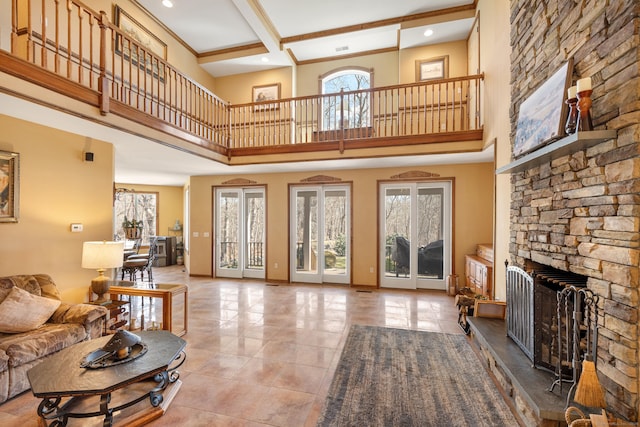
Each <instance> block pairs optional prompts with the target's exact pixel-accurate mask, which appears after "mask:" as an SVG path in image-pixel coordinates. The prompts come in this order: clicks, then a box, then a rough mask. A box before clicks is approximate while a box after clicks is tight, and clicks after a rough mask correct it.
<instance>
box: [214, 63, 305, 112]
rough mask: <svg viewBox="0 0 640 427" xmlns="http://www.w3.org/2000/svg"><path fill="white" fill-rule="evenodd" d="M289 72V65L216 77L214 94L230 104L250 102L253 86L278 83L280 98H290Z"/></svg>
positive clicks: (290, 79)
mask: <svg viewBox="0 0 640 427" xmlns="http://www.w3.org/2000/svg"><path fill="white" fill-rule="evenodd" d="M291 73H292V69H291V68H290V67H283V68H276V69H274V70H267V71H261V72H256V73H246V74H238V75H235V76H228V77H218V78H217V79H216V95H217V96H218V97H219V98H220V99H222V100H223V101H227V102H230V103H232V104H245V103H248V102H252V99H251V95H252V88H253V86H262V85H268V84H273V83H280V98H291V97H292V96H293V95H292V94H293V92H292V75H291Z"/></svg>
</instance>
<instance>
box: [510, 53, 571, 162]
mask: <svg viewBox="0 0 640 427" xmlns="http://www.w3.org/2000/svg"><path fill="white" fill-rule="evenodd" d="M572 74H573V60H569V61H567V62H565V63H564V64H562V66H561V67H560V68H559V69H558V70H556V71H555V72H554V73H553V75H552V76H551V77H550V78H549V79H547V80H546V81H545V82H544V83H542V85H540V87H538V88H537V89H536V90H535V91H534V92H533V93H532V94H531V95H529V97H528V98H527V99H525V100H524V101H523V102H522V103H521V104H520V109H519V110H518V122H517V125H516V138H515V141H514V143H513V157H514V158H515V157H519V156H521V155H523V154H526V153H529V152H531V151H533V150H536V149H538V148H541V147H543V146H545V145H547V144H549V143H551V142H553V141H555V140H557V139H560V138H562V137H563V136H564V122H565V120H566V114H567V105H566V103H565V102H564V100H565V94H566V93H567V89H568V88H569V86H570V85H571V76H572Z"/></svg>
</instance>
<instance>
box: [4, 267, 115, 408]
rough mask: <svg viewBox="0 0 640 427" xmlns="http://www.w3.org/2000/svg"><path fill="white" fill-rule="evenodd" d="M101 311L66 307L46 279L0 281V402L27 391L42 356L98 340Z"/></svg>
mask: <svg viewBox="0 0 640 427" xmlns="http://www.w3.org/2000/svg"><path fill="white" fill-rule="evenodd" d="M106 315H107V309H106V308H104V307H102V306H97V305H91V304H67V303H64V302H62V301H61V300H60V293H59V291H58V288H57V286H56V285H55V283H54V282H53V280H52V279H51V277H50V276H49V275H47V274H33V275H16V276H7V277H0V403H1V402H4V401H6V400H7V399H9V398H11V397H13V396H15V395H17V394H19V393H22V392H23V391H25V390H28V389H29V388H30V386H29V380H28V379H27V371H28V370H29V369H31V367H33V366H35V365H36V364H38V363H39V362H40V361H41V360H43V359H44V358H46V357H47V356H49V355H51V354H53V353H55V352H57V351H60V350H62V349H63V348H65V347H69V346H71V345H73V344H75V343H78V342H80V341H85V340H88V339H92V338H96V337H99V336H101V335H102V331H103V327H104V321H105V318H106V317H105V316H106Z"/></svg>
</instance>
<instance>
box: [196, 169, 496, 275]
mask: <svg viewBox="0 0 640 427" xmlns="http://www.w3.org/2000/svg"><path fill="white" fill-rule="evenodd" d="M412 170H422V171H427V172H432V173H437V174H440V176H441V177H443V178H444V177H453V178H455V185H454V204H455V217H454V227H455V243H454V251H455V269H456V272H457V273H458V274H459V275H460V276H461V277H462V276H463V275H464V254H465V253H473V252H474V251H475V245H476V244H477V243H485V242H488V241H491V238H492V226H491V221H492V198H493V195H492V193H491V188H492V182H493V165H492V164H491V163H483V164H470V165H452V166H428V167H424V168H414V169H412ZM406 171H407V169H398V168H392V169H362V170H345V171H315V172H312V171H309V172H306V173H286V174H284V173H283V174H266V175H242V178H246V179H249V180H252V181H256V182H257V183H258V184H264V185H266V188H267V279H268V280H279V281H286V280H288V277H289V276H288V267H287V266H288V263H289V252H288V248H289V244H288V235H289V233H288V229H289V214H288V204H289V201H288V191H289V184H296V183H300V181H301V180H302V179H305V178H308V177H311V176H315V175H320V174H324V175H330V176H333V177H337V178H340V179H341V180H342V181H345V182H351V183H352V185H353V186H352V197H353V209H352V213H353V218H355V219H356V220H354V221H353V228H352V238H353V258H352V260H353V264H352V266H353V283H354V284H357V285H366V286H375V285H376V284H377V264H378V261H377V260H378V256H377V246H378V242H377V235H378V233H377V215H376V212H377V210H378V209H377V200H378V196H377V186H378V181H379V180H389V179H390V177H391V176H393V175H396V174H398V173H402V172H406ZM232 178H238V176H210V177H192V178H191V181H190V191H191V206H192V208H191V230H190V231H191V237H190V238H191V242H190V249H191V251H190V258H189V266H188V268H189V272H190V273H191V274H193V275H205V276H208V275H210V274H212V246H213V241H214V239H213V236H214V234H215V233H214V231H215V230H214V229H213V225H212V224H213V214H212V187H213V186H218V185H221V184H222V183H223V182H225V181H227V180H229V179H232ZM193 233H198V237H193V236H194V234H193ZM205 233H208V237H207V236H205ZM276 263H277V264H278V268H277V269H276V268H274V266H275V264H276ZM370 267H374V272H373V273H370V272H369V269H370Z"/></svg>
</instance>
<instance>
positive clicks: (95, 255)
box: [82, 241, 124, 305]
mask: <svg viewBox="0 0 640 427" xmlns="http://www.w3.org/2000/svg"><path fill="white" fill-rule="evenodd" d="M123 258H124V242H123V241H121V242H106V241H102V242H84V244H83V245H82V268H94V269H96V270H98V277H96V278H94V279H93V280H91V290H92V291H93V292H94V293H95V294H97V295H98V299H97V300H96V301H95V302H96V303H98V304H103V305H104V304H108V303H109V302H110V301H109V300H107V298H106V297H105V296H104V295H105V294H106V293H107V292H109V282H110V279H109V278H108V277H106V276H105V275H104V271H105V270H106V269H107V268H117V267H122V261H123Z"/></svg>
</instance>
